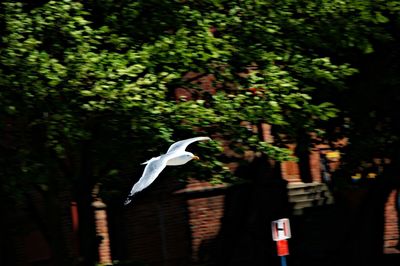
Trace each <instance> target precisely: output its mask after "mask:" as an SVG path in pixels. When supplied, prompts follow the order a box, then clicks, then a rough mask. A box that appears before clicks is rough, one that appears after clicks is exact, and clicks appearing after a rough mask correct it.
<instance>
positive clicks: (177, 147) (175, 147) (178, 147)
mask: <svg viewBox="0 0 400 266" xmlns="http://www.w3.org/2000/svg"><path fill="white" fill-rule="evenodd" d="M200 140H211V139H210V138H209V137H194V138H190V139H184V140H181V141H177V142H175V143H174V144H172V145H171V146H170V147H169V149H168V151H167V154H168V153H172V152H176V151H184V150H185V149H186V147H187V146H188V145H189V144H190V143H193V142H195V141H200Z"/></svg>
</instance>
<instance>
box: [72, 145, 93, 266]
mask: <svg viewBox="0 0 400 266" xmlns="http://www.w3.org/2000/svg"><path fill="white" fill-rule="evenodd" d="M81 155H82V158H81V171H80V176H79V178H78V182H77V189H76V192H77V194H76V199H77V206H78V216H79V229H78V236H79V252H80V256H81V258H80V264H79V265H82V266H90V265H95V263H96V261H97V257H98V256H97V243H96V227H95V220H94V209H93V207H92V189H93V173H92V170H93V165H92V160H91V156H92V154H91V143H90V142H89V141H87V142H85V143H83V145H82V152H81Z"/></svg>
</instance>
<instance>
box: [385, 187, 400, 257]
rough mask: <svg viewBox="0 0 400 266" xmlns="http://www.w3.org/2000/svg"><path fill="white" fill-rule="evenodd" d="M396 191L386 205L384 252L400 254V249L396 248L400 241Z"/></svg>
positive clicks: (391, 194)
mask: <svg viewBox="0 0 400 266" xmlns="http://www.w3.org/2000/svg"><path fill="white" fill-rule="evenodd" d="M396 196H397V195H396V191H395V190H393V191H392V192H391V193H390V195H389V198H388V201H387V202H386V205H385V231H384V241H385V242H384V253H385V254H393V253H397V254H400V251H399V250H398V249H396V248H395V246H396V245H397V243H398V241H399V228H398V216H397V210H396V205H395V202H396Z"/></svg>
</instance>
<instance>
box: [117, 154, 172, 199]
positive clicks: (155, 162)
mask: <svg viewBox="0 0 400 266" xmlns="http://www.w3.org/2000/svg"><path fill="white" fill-rule="evenodd" d="M169 157H170V156H169V155H161V156H158V157H154V158H152V159H150V160H149V161H148V162H147V165H146V167H145V168H144V171H143V174H142V176H141V177H140V179H139V181H137V182H136V184H135V185H134V186H133V187H132V189H131V192H130V193H129V195H128V198H127V199H126V200H125V202H124V205H128V204H129V203H130V202H131V201H132V197H133V195H134V194H136V193H137V192H139V191H141V190H143V189H145V188H146V187H148V186H149V185H150V184H151V183H153V182H154V180H155V179H156V178H157V176H158V175H159V174H160V173H161V171H162V170H164V168H165V166H166V165H167V161H168V159H169Z"/></svg>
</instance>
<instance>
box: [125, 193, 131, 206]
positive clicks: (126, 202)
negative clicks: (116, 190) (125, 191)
mask: <svg viewBox="0 0 400 266" xmlns="http://www.w3.org/2000/svg"><path fill="white" fill-rule="evenodd" d="M132 198H133V195H129V196H128V197H127V198H126V200H125V202H124V205H125V206H126V205H128V204H129V203H131V201H132Z"/></svg>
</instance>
